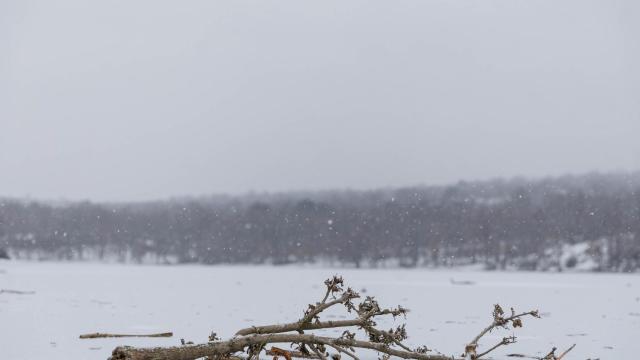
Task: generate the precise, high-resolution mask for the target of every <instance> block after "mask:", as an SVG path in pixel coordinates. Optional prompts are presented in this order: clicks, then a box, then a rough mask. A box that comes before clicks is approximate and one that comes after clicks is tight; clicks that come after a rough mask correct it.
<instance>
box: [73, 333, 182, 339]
mask: <svg viewBox="0 0 640 360" xmlns="http://www.w3.org/2000/svg"><path fill="white" fill-rule="evenodd" d="M172 336H173V333H172V332H166V333H158V334H108V333H92V334H84V335H80V339H98V338H122V337H154V338H155V337H172Z"/></svg>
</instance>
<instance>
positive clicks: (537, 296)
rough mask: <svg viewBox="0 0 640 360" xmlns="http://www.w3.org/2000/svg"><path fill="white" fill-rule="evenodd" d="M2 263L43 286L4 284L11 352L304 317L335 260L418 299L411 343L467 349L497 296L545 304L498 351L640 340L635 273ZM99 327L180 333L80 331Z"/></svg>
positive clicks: (95, 350) (60, 355) (582, 349)
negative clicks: (92, 336)
mask: <svg viewBox="0 0 640 360" xmlns="http://www.w3.org/2000/svg"><path fill="white" fill-rule="evenodd" d="M0 270H3V271H0V289H15V290H23V291H35V293H34V294H24V295H19V294H8V293H5V294H0V348H1V349H2V356H1V357H2V358H3V359H11V360H21V359H36V358H47V359H65V360H69V359H82V360H92V359H106V358H107V357H108V356H109V354H110V351H111V350H112V349H113V348H114V347H115V346H117V345H123V344H127V345H135V346H151V345H177V344H179V342H180V338H184V339H186V340H191V341H194V342H205V341H206V340H207V335H208V334H209V333H210V332H211V331H212V330H213V331H216V332H218V333H219V334H221V335H222V336H223V337H228V336H231V335H232V334H233V332H234V331H235V330H237V329H239V328H242V327H246V326H247V325H253V324H263V323H271V322H278V321H289V320H295V319H297V318H298V317H299V316H300V315H301V314H302V311H303V309H304V307H305V306H306V304H308V303H309V302H312V301H315V300H316V299H317V298H318V297H319V296H320V295H321V294H320V293H321V292H322V289H321V283H322V281H323V280H324V279H325V278H326V277H328V276H330V275H332V274H333V273H335V272H339V273H340V274H342V275H343V276H344V277H345V279H346V280H347V282H348V284H349V285H351V286H353V287H354V288H355V289H356V290H364V291H366V294H367V295H375V296H377V297H378V298H379V299H380V301H381V302H382V304H383V305H390V306H393V305H398V304H400V305H402V306H406V307H408V308H410V309H411V310H412V312H411V313H410V314H409V316H408V319H407V320H406V322H407V329H408V331H409V334H410V339H409V343H411V344H415V345H419V344H425V345H428V346H430V347H433V348H436V349H438V350H439V351H441V352H444V353H456V354H457V353H459V352H461V351H462V346H463V344H464V343H465V341H468V340H469V339H471V338H472V337H473V336H474V335H475V334H476V333H477V331H478V330H479V329H480V328H481V327H483V326H485V325H486V323H487V322H488V321H489V317H490V312H491V309H492V305H493V304H494V303H500V304H502V305H503V306H506V307H509V306H514V307H516V309H520V310H528V309H531V308H539V309H540V311H541V313H542V314H543V318H542V319H537V320H534V319H528V320H527V321H526V322H525V327H524V329H521V330H518V331H517V332H516V333H515V335H516V336H518V339H519V343H518V344H515V345H512V346H511V347H509V348H506V349H505V350H504V351H502V352H501V354H506V353H511V352H518V353H528V354H532V355H535V354H538V353H539V352H544V351H548V350H549V349H550V348H551V347H552V346H558V347H561V348H563V347H567V346H569V345H571V344H573V343H577V344H578V346H577V347H576V349H575V350H574V351H573V352H572V353H571V357H570V359H586V358H600V359H614V358H617V359H626V358H631V357H632V356H633V354H637V353H638V352H639V351H640V343H638V342H637V341H636V337H637V336H636V334H638V333H639V332H640V277H638V276H637V275H624V274H593V273H590V274H566V273H565V274H550V273H529V272H517V273H509V272H474V271H461V270H458V271H445V270H424V269H422V270H421V269H417V270H402V269H393V270H388V269H387V270H357V269H344V270H331V269H326V268H324V269H323V268H308V267H307V268H304V267H292V266H287V267H266V266H260V267H249V266H170V267H168V266H164V267H163V266H132V265H115V264H93V263H34V262H1V263H0ZM451 279H454V280H456V281H462V280H465V281H470V282H473V285H456V284H453V283H452V281H451ZM342 315H343V314H341V313H333V316H336V317H339V316H342ZM396 321H398V322H399V321H404V320H402V319H397V320H396ZM95 331H102V332H124V333H129V332H163V331H173V332H174V333H175V336H174V338H168V339H163V338H156V339H96V340H80V339H78V335H80V334H82V333H88V332H95ZM503 335H511V334H510V333H509V334H504V333H501V332H496V333H495V334H493V335H492V336H491V337H488V338H487V342H489V341H490V342H494V341H497V339H501V338H502V336H503ZM485 345H487V344H485ZM372 358H374V357H373V356H372Z"/></svg>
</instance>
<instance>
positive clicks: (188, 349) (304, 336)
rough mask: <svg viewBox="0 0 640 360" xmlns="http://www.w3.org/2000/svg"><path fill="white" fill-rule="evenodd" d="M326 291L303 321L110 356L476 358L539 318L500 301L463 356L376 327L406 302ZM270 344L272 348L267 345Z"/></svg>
mask: <svg viewBox="0 0 640 360" xmlns="http://www.w3.org/2000/svg"><path fill="white" fill-rule="evenodd" d="M324 284H325V287H326V290H325V292H324V296H323V297H322V299H321V300H320V301H318V302H316V303H314V304H309V305H308V307H307V308H306V309H305V311H304V312H303V314H302V317H301V318H300V320H298V321H296V322H291V323H285V324H275V325H264V326H252V327H249V328H245V329H240V330H238V331H237V332H236V334H235V336H234V337H233V338H231V339H229V340H224V341H222V340H220V339H219V338H218V337H217V335H216V334H215V333H212V334H211V335H210V336H209V342H208V343H207V344H197V345H191V344H187V345H183V346H175V347H164V348H133V347H118V348H116V349H114V350H113V353H112V357H111V358H110V359H111V360H195V359H199V358H206V359H208V360H259V357H260V354H266V355H268V356H272V357H273V360H278V359H279V358H283V359H284V360H291V359H292V358H294V357H296V358H307V359H319V360H328V359H331V360H340V359H341V358H342V357H343V356H346V357H348V358H351V359H353V360H360V359H359V357H358V355H357V351H358V350H363V349H364V350H373V351H376V352H377V353H378V354H380V360H389V359H390V358H392V357H397V358H402V359H411V360H457V359H458V360H463V359H464V360H477V359H481V358H483V357H485V356H486V355H487V354H489V353H491V352H493V351H494V350H496V349H498V348H500V347H502V346H506V345H509V344H512V343H515V342H516V338H515V336H509V337H505V338H503V339H502V341H500V342H499V343H498V344H495V345H494V346H492V347H489V348H487V349H486V350H484V351H480V349H479V341H480V340H481V339H482V337H483V336H485V335H486V334H488V333H490V332H491V331H493V330H494V329H496V328H502V329H515V328H519V327H522V326H523V322H522V318H523V317H526V316H532V317H539V315H538V312H537V311H528V312H524V313H516V312H515V310H513V309H511V313H510V315H506V314H505V312H504V310H503V309H502V307H500V305H495V306H494V309H493V321H492V322H491V324H490V325H489V326H487V327H486V328H484V329H483V330H482V331H481V332H480V333H479V334H478V335H477V336H476V337H474V338H473V339H472V341H471V342H469V343H467V345H466V346H465V347H464V353H463V354H462V355H461V356H458V357H456V356H447V355H443V354H441V353H439V352H434V351H432V350H431V349H430V348H429V347H427V346H426V345H422V346H419V347H417V348H411V347H409V346H407V345H406V344H405V343H404V341H405V340H407V338H408V334H407V330H406V326H405V324H402V325H399V326H397V327H395V328H391V329H388V330H383V329H380V328H379V327H378V324H377V322H376V320H378V318H380V317H384V316H392V317H393V318H396V317H398V316H402V317H406V315H407V313H408V311H409V310H408V309H405V308H403V307H402V306H397V307H395V308H382V307H381V306H380V304H379V303H378V301H377V300H376V299H375V298H374V297H372V296H367V297H365V298H364V299H362V300H361V301H360V302H359V303H357V304H356V303H354V301H355V300H356V299H360V298H361V297H360V294H358V293H357V292H355V291H354V290H353V289H351V288H348V287H347V288H345V286H344V280H343V279H342V277H340V276H333V277H332V278H330V279H327V280H326V281H325V283H324ZM336 306H342V307H343V308H344V309H345V310H346V312H347V313H350V314H353V318H352V319H348V320H338V321H330V320H323V319H322V318H321V315H322V313H323V312H324V311H325V310H327V309H329V308H332V307H336ZM330 328H345V330H344V331H343V332H342V335H340V336H339V337H326V336H318V335H315V334H313V333H306V332H308V331H313V330H320V329H330ZM349 328H355V330H356V331H359V332H360V333H363V335H365V336H364V338H358V336H357V334H356V332H353V331H350V330H349ZM273 344H290V346H291V349H282V348H280V347H275V346H273ZM267 345H270V346H271V348H270V349H267ZM571 349H573V346H572V347H571V348H569V349H568V350H567V351H565V352H564V353H562V354H561V355H560V356H556V355H555V348H554V349H553V350H552V351H551V352H550V353H549V354H548V355H547V356H546V357H544V358H542V359H544V360H560V359H562V358H563V357H564V356H565V355H566V354H567V353H568V352H569V351H570V350H571Z"/></svg>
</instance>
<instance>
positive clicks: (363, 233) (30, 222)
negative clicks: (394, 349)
mask: <svg viewBox="0 0 640 360" xmlns="http://www.w3.org/2000/svg"><path fill="white" fill-rule="evenodd" d="M0 247H4V248H6V249H8V252H9V254H11V255H12V257H15V258H31V259H55V260H85V259H98V260H110V261H130V262H156V263H203V264H223V263H244V264H262V263H271V264H288V263H333V264H340V265H344V266H358V267H360V266H370V267H379V266H403V267H415V266H428V267H439V266H458V265H476V266H481V267H484V268H489V269H496V268H499V269H505V268H515V269H528V270H549V269H559V270H562V269H570V268H574V267H580V266H586V267H587V268H588V269H590V270H599V271H635V270H638V269H640V174H608V175H601V174H589V175H582V176H566V177H561V178H552V179H543V180H536V181H529V180H526V179H513V180H508V181H505V180H493V181H484V182H460V183H458V184H455V185H451V186H431V187H414V188H402V189H393V190H389V189H387V190H376V191H327V192H316V193H288V194H252V195H246V196H239V197H210V198H197V199H179V200H170V201H160V202H149V203H125V204H97V203H90V202H77V203H63V204H50V203H43V202H35V201H24V200H16V199H4V200H0ZM572 249H573V250H572ZM575 249H578V250H575ZM576 251H578V252H576Z"/></svg>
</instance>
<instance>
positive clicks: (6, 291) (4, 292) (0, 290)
mask: <svg viewBox="0 0 640 360" xmlns="http://www.w3.org/2000/svg"><path fill="white" fill-rule="evenodd" d="M35 293H36V292H35V291H20V290H10V289H0V294H14V295H33V294H35Z"/></svg>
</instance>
